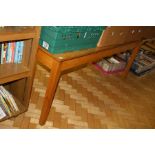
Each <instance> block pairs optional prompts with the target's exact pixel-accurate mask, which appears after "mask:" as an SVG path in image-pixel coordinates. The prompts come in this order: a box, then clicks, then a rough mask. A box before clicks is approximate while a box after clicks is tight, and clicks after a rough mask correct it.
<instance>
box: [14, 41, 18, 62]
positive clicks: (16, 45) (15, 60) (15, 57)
mask: <svg viewBox="0 0 155 155" xmlns="http://www.w3.org/2000/svg"><path fill="white" fill-rule="evenodd" d="M18 48H19V41H17V42H15V54H14V63H18Z"/></svg>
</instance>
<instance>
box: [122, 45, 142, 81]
mask: <svg viewBox="0 0 155 155" xmlns="http://www.w3.org/2000/svg"><path fill="white" fill-rule="evenodd" d="M139 49H140V46H138V47H136V48H134V49H133V51H132V54H131V56H130V58H129V60H128V63H127V65H126V68H125V70H124V71H123V73H122V76H123V77H124V78H125V77H127V75H128V73H129V69H130V67H131V65H132V63H133V61H134V59H135V57H136V55H137V53H138V52H139Z"/></svg>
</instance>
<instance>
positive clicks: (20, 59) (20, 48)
mask: <svg viewBox="0 0 155 155" xmlns="http://www.w3.org/2000/svg"><path fill="white" fill-rule="evenodd" d="M23 48H24V41H20V42H19V47H18V56H17V57H18V58H17V62H18V63H21V62H22V56H23Z"/></svg>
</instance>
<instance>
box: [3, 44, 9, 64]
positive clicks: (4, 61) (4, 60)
mask: <svg viewBox="0 0 155 155" xmlns="http://www.w3.org/2000/svg"><path fill="white" fill-rule="evenodd" d="M3 44H4V45H3V51H2V52H3V57H2V60H3V61H2V62H3V64H5V63H6V53H7V47H8V43H7V42H5V43H3Z"/></svg>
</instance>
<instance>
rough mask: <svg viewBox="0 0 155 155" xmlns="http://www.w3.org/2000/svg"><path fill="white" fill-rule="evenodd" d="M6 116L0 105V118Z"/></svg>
mask: <svg viewBox="0 0 155 155" xmlns="http://www.w3.org/2000/svg"><path fill="white" fill-rule="evenodd" d="M5 116H6V114H5V112H4V111H3V109H2V108H1V107H0V119H2V118H4V117H5Z"/></svg>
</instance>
